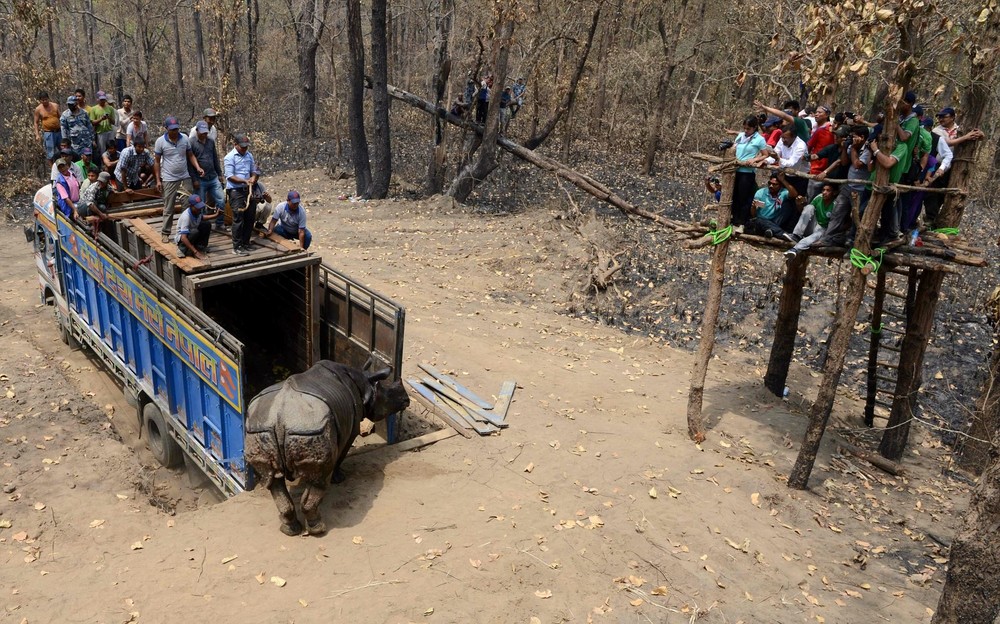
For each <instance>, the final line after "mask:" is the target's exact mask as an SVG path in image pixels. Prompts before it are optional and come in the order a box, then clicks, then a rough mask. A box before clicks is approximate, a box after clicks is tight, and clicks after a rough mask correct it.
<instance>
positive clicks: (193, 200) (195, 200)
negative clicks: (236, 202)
mask: <svg viewBox="0 0 1000 624" xmlns="http://www.w3.org/2000/svg"><path fill="white" fill-rule="evenodd" d="M206 208H207V206H206V205H205V202H203V201H201V197H199V196H198V195H192V196H190V197H188V207H187V210H185V211H184V212H182V213H181V216H180V218H179V219H177V234H176V236H175V237H174V242H176V243H177V256H178V257H179V258H184V257H185V256H188V255H193V256H194V257H195V258H198V259H199V260H204V259H205V258H206V255H205V250H206V249H207V248H208V237H209V236H210V235H211V233H212V225H211V219H212V218H213V217H215V213H214V212H212V213H206V212H205V209H206ZM206 217H207V218H208V219H209V220H205V218H206Z"/></svg>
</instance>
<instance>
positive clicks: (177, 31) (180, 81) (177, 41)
mask: <svg viewBox="0 0 1000 624" xmlns="http://www.w3.org/2000/svg"><path fill="white" fill-rule="evenodd" d="M177 13H178V11H174V19H173V22H174V65H176V67H175V68H174V69H175V71H176V72H177V87H178V88H179V89H180V93H181V101H182V102H185V101H187V94H186V93H185V92H184V49H183V48H181V21H180V18H179V17H178V16H177Z"/></svg>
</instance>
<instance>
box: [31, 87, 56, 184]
mask: <svg viewBox="0 0 1000 624" xmlns="http://www.w3.org/2000/svg"><path fill="white" fill-rule="evenodd" d="M34 118H35V140H36V141H41V142H42V147H43V148H44V149H45V162H46V163H47V164H48V166H49V167H51V166H52V163H53V161H55V159H56V157H57V156H59V139H61V138H62V132H60V128H59V105H58V104H56V103H55V102H53V101H51V100H49V93H48V91H39V92H38V106H36V107H35V113H34Z"/></svg>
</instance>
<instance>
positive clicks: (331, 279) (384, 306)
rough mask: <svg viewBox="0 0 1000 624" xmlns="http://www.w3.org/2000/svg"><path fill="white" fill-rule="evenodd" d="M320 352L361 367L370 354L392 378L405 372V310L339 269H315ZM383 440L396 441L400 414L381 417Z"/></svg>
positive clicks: (325, 267)
mask: <svg viewBox="0 0 1000 624" xmlns="http://www.w3.org/2000/svg"><path fill="white" fill-rule="evenodd" d="M317 290H318V293H317V294H318V297H319V310H320V312H319V325H320V327H319V355H320V358H321V359H324V360H333V361H335V362H341V363H343V364H347V365H348V366H354V367H356V368H361V367H363V366H364V365H365V363H366V362H367V361H368V359H369V357H373V358H374V359H375V360H376V362H377V365H376V368H378V366H379V365H380V366H390V367H392V379H395V380H398V379H400V376H401V375H402V370H403V328H404V324H405V320H406V310H405V309H404V308H403V306H401V305H399V304H398V303H396V302H395V301H393V300H392V299H390V298H388V297H386V296H384V295H381V294H379V293H377V292H376V291H374V290H372V289H371V288H368V287H367V286H364V285H362V284H361V283H359V282H358V281H356V280H354V279H351V278H350V277H348V276H347V275H344V274H343V273H341V272H340V271H338V270H337V269H334V268H333V267H330V266H328V265H326V264H322V265H320V267H319V284H318V289H317ZM384 422H385V432H384V435H385V438H386V441H387V442H389V443H390V444H392V443H394V442H395V441H396V438H397V436H398V433H399V432H398V429H399V420H398V415H397V414H393V415H392V416H390V417H389V418H387V419H386V420H385V421H384Z"/></svg>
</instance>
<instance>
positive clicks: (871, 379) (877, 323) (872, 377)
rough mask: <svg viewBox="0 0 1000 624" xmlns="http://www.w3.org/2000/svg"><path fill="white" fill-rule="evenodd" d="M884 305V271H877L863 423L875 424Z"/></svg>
mask: <svg viewBox="0 0 1000 624" xmlns="http://www.w3.org/2000/svg"><path fill="white" fill-rule="evenodd" d="M884 306H885V271H879V272H878V280H877V281H876V282H875V300H874V301H873V302H872V322H871V328H870V329H871V337H870V338H869V340H870V341H871V342H870V344H869V345H868V394H867V395H866V396H865V424H866V425H868V426H869V427H871V426H873V425H874V424H875V399H876V398H878V348H879V344H880V342H881V340H882V308H883V307H884Z"/></svg>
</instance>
